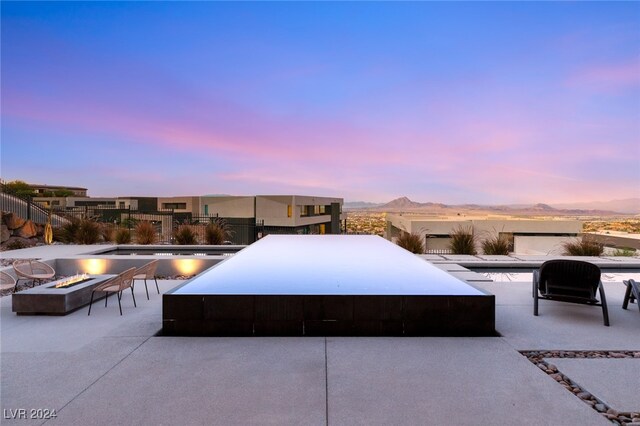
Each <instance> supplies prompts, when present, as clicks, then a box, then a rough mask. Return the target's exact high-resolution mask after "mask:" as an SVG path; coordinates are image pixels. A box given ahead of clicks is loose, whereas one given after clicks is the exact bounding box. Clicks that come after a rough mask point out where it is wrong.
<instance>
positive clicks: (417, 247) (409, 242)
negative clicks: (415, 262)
mask: <svg viewBox="0 0 640 426" xmlns="http://www.w3.org/2000/svg"><path fill="white" fill-rule="evenodd" d="M396 244H398V245H399V246H400V247H402V248H403V249H405V250H409V251H410V252H411V253H415V254H423V253H424V243H423V242H422V237H420V235H418V234H414V233H409V232H403V233H402V235H400V236H399V237H398V239H397V240H396Z"/></svg>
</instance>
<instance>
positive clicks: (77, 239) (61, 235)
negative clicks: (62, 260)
mask: <svg viewBox="0 0 640 426" xmlns="http://www.w3.org/2000/svg"><path fill="white" fill-rule="evenodd" d="M67 219H68V222H67V223H65V224H64V225H62V226H61V227H59V228H54V229H53V239H54V240H56V241H60V242H62V243H67V244H96V243H98V242H99V241H100V238H101V237H102V236H103V234H102V227H101V226H100V224H99V223H98V222H96V221H95V220H93V219H91V218H88V217H83V218H77V217H68V218H67Z"/></svg>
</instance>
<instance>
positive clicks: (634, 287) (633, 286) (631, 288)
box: [622, 280, 640, 311]
mask: <svg viewBox="0 0 640 426" xmlns="http://www.w3.org/2000/svg"><path fill="white" fill-rule="evenodd" d="M622 282H623V283H624V284H625V285H626V286H627V291H626V292H625V293H624V300H623V302H622V309H627V306H629V302H631V303H633V302H634V300H635V302H636V305H638V310H639V311H640V283H637V282H636V281H635V280H628V281H622Z"/></svg>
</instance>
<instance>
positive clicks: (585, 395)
mask: <svg viewBox="0 0 640 426" xmlns="http://www.w3.org/2000/svg"><path fill="white" fill-rule="evenodd" d="M577 397H578V398H580V399H589V398H591V394H590V393H589V392H584V391H583V392H580V393H578V394H577Z"/></svg>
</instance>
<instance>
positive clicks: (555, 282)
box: [533, 259, 609, 326]
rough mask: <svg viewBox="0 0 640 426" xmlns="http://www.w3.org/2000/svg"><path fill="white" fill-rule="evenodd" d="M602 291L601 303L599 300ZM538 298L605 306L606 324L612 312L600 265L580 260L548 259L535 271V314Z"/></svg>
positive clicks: (536, 313)
mask: <svg viewBox="0 0 640 426" xmlns="http://www.w3.org/2000/svg"><path fill="white" fill-rule="evenodd" d="M596 290H598V291H599V292H600V302H599V301H598V299H596ZM538 299H546V300H558V301H561V302H570V303H580V304H585V305H594V306H602V316H603V317H604V325H606V326H609V313H608V311H607V299H606V297H605V294H604V287H603V286H602V281H600V268H598V267H597V266H596V265H594V264H592V263H588V262H583V261H580V260H565V259H561V260H548V261H546V262H544V263H543V264H542V266H540V269H539V270H537V271H534V272H533V315H535V316H538Z"/></svg>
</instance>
